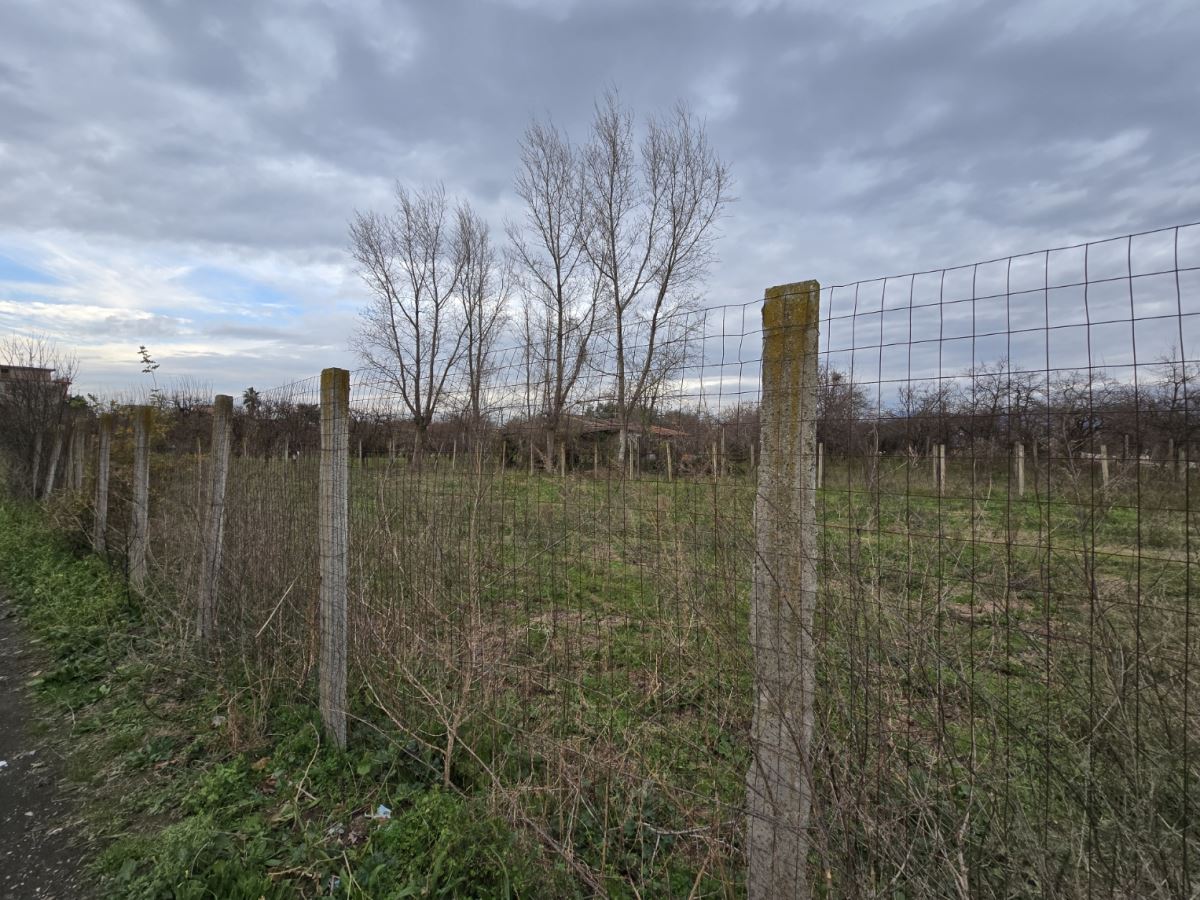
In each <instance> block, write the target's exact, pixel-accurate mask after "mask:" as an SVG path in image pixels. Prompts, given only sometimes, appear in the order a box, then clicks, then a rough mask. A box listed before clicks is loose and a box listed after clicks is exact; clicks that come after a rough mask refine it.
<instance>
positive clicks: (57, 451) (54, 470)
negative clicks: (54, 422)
mask: <svg viewBox="0 0 1200 900" xmlns="http://www.w3.org/2000/svg"><path fill="white" fill-rule="evenodd" d="M62 444H63V429H62V426H61V425H59V426H58V428H56V429H55V431H54V443H53V444H51V445H50V460H49V462H48V463H47V464H46V486H45V488H43V489H42V496H43V497H49V496H50V495H51V494H52V493H53V492H54V478H55V476H56V475H58V458H59V457H60V456H61V455H62Z"/></svg>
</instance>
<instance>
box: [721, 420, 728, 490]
mask: <svg viewBox="0 0 1200 900" xmlns="http://www.w3.org/2000/svg"><path fill="white" fill-rule="evenodd" d="M728 474H729V457H728V456H726V455H725V429H724V428H722V429H721V477H722V478H724V477H725V476H727V475H728Z"/></svg>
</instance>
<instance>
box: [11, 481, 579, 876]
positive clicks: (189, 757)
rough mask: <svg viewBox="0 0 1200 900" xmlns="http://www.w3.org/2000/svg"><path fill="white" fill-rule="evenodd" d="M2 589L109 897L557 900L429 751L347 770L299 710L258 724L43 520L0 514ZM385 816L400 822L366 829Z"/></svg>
mask: <svg viewBox="0 0 1200 900" xmlns="http://www.w3.org/2000/svg"><path fill="white" fill-rule="evenodd" d="M0 582H2V583H3V586H4V589H5V591H6V592H7V593H8V594H9V595H10V597H11V598H12V599H13V601H14V602H15V603H16V605H17V607H18V609H19V611H20V617H21V620H22V622H23V624H24V626H25V627H26V628H27V629H28V631H29V632H30V634H31V635H33V636H35V638H37V639H39V641H38V642H39V646H40V647H42V648H43V649H44V651H45V653H46V654H47V656H48V657H49V659H48V663H47V666H46V667H45V668H44V669H43V674H42V675H41V676H40V678H39V679H38V681H37V685H36V688H37V695H38V698H39V701H40V702H42V703H44V704H46V705H47V707H48V708H50V709H51V710H54V711H56V712H57V713H59V714H60V715H59V716H58V719H59V723H58V726H57V727H59V728H62V729H67V728H69V729H70V732H71V736H70V741H69V746H70V747H71V748H72V751H71V756H70V758H69V760H68V771H69V773H70V776H71V777H72V778H74V779H76V780H78V781H80V782H81V783H82V784H83V785H84V787H85V797H86V800H85V803H84V814H85V817H86V818H87V819H88V821H89V823H90V827H91V829H92V830H93V831H94V833H95V836H96V837H97V838H98V839H99V844H100V846H101V847H103V850H102V852H101V853H100V854H99V855H98V856H97V857H96V858H95V859H93V860H91V861H90V868H89V871H90V874H91V877H92V878H94V879H95V880H96V882H97V884H98V886H99V892H100V894H101V895H102V896H106V897H128V898H147V900H149V898H212V897H221V898H246V900H256V898H260V897H268V898H275V897H278V898H284V897H296V896H319V895H324V894H326V893H328V892H329V890H330V885H331V884H334V883H336V884H338V885H339V889H338V891H337V896H346V897H377V898H390V897H415V896H422V897H472V896H475V897H517V896H526V897H529V896H552V895H557V894H559V893H560V892H561V885H562V884H563V883H564V878H563V876H562V874H561V873H560V872H558V871H556V866H555V864H554V863H553V862H546V861H543V860H542V859H541V854H540V852H539V849H538V848H537V847H536V846H531V845H529V844H528V842H527V841H525V840H524V839H523V838H522V837H521V836H520V835H518V834H517V833H515V832H514V831H513V830H512V829H511V828H510V827H509V826H508V825H507V824H506V823H504V822H503V821H502V820H500V819H499V818H497V817H496V816H494V815H493V814H492V813H491V812H490V811H489V810H488V809H487V807H486V805H485V804H483V802H482V801H481V800H480V799H478V798H472V797H467V796H463V795H462V794H460V793H458V792H454V791H449V792H447V791H444V790H442V789H441V788H440V786H439V785H437V783H436V779H435V778H434V777H433V774H432V773H433V772H434V771H435V768H436V767H435V766H433V765H432V764H431V761H430V760H428V759H426V758H424V757H423V755H422V753H421V752H420V750H419V749H415V748H413V747H411V746H409V745H406V744H404V743H401V742H397V741H395V740H394V739H391V738H389V737H388V736H387V735H386V734H384V733H383V732H382V731H381V730H379V729H378V728H373V727H370V726H369V724H367V723H363V724H362V725H361V726H360V727H358V728H356V730H355V732H354V741H353V745H352V747H351V749H350V750H349V751H346V752H340V751H338V750H336V749H333V748H331V747H330V746H329V745H327V744H326V743H324V742H322V741H321V739H320V728H319V719H318V717H317V716H316V715H315V712H314V710H313V708H312V705H311V703H309V702H308V701H307V699H306V698H304V697H303V696H299V695H296V696H287V695H279V696H276V697H274V698H273V699H272V702H271V703H270V705H269V708H267V709H266V710H260V711H257V712H256V711H254V710H252V709H251V708H250V706H251V704H250V703H249V702H248V700H247V697H246V689H245V686H242V689H241V690H238V689H237V687H236V686H235V685H232V684H230V683H229V682H228V681H218V680H216V679H214V678H213V677H212V676H211V675H206V674H204V673H203V672H202V666H201V665H199V664H198V663H195V662H193V661H191V660H189V659H187V658H180V655H179V652H178V649H177V648H172V647H169V646H166V645H164V644H162V643H160V642H159V641H158V640H157V639H156V638H155V637H154V635H153V634H152V632H151V630H150V629H149V628H148V627H147V622H146V618H145V617H144V616H143V614H142V613H143V609H142V604H141V602H140V601H138V600H136V599H134V598H131V597H130V596H129V595H128V594H127V592H126V590H125V587H124V585H123V583H122V582H121V580H120V579H119V578H117V577H116V576H114V574H113V573H112V572H111V571H110V570H109V568H108V567H107V566H106V565H105V564H104V562H103V561H102V560H100V559H99V558H97V557H94V556H86V555H81V554H80V553H78V552H77V548H76V547H74V546H72V545H71V544H70V543H69V542H68V541H67V540H66V539H65V538H64V537H63V536H62V535H61V534H59V533H57V532H54V531H51V530H50V529H49V528H48V527H47V526H46V524H44V521H43V519H42V516H41V512H40V510H36V509H33V508H29V507H20V506H16V505H13V504H0ZM214 716H216V717H218V718H214ZM256 716H258V717H261V720H260V721H258V722H257V723H254V722H252V720H253V719H254V718H255V717H256ZM52 727H54V726H52ZM380 803H382V804H385V805H389V806H390V807H391V809H392V810H393V814H392V817H391V819H390V820H377V819H369V818H367V817H366V816H365V814H367V813H370V812H371V811H373V810H375V809H376V807H377V806H378V805H379V804H380ZM567 890H568V893H569V888H568V889H567Z"/></svg>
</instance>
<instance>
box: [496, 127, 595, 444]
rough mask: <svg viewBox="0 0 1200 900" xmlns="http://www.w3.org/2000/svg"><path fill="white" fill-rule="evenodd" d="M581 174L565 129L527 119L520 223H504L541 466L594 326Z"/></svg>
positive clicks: (558, 432) (560, 427) (559, 429)
mask: <svg viewBox="0 0 1200 900" xmlns="http://www.w3.org/2000/svg"><path fill="white" fill-rule="evenodd" d="M580 175H581V173H580V161H579V154H578V152H577V151H576V149H575V148H574V147H573V146H572V145H571V143H570V141H569V140H568V139H567V137H566V135H564V134H563V133H562V132H561V131H559V130H558V129H557V128H556V127H555V126H554V125H553V124H551V123H550V122H539V121H534V122H532V123H530V125H529V127H528V128H526V130H525V134H524V136H523V137H522V139H521V164H520V168H519V169H518V171H517V177H516V184H515V187H516V191H517V195H518V196H519V197H520V198H521V200H522V201H523V202H524V204H525V216H524V221H523V222H520V223H513V222H510V223H509V224H508V227H507V231H508V236H509V241H510V244H511V248H512V250H511V252H512V259H513V263H514V268H515V270H516V272H517V273H518V274H519V276H520V278H521V281H522V288H523V290H522V302H523V309H522V313H521V321H522V329H523V331H524V335H523V336H524V338H525V347H526V364H527V366H528V369H529V374H530V376H531V379H537V381H538V383H539V386H540V388H541V391H540V394H541V396H540V397H539V398H537V405H538V406H539V407H540V409H539V413H540V415H541V416H542V419H543V421H544V423H545V426H546V465H547V466H552V465H553V460H554V458H555V453H554V448H555V444H556V443H557V442H558V441H559V440H561V438H562V435H563V431H564V426H565V421H564V414H565V412H566V410H567V408H568V406H569V403H570V398H571V394H572V391H573V390H574V389H575V385H576V383H577V382H578V380H579V375H580V372H581V371H582V370H583V367H584V364H585V363H586V361H587V358H588V353H589V350H590V349H591V343H592V338H593V336H594V334H595V330H596V324H597V312H598V311H597V304H596V279H595V277H594V273H593V272H592V270H591V267H590V266H589V265H588V260H587V255H586V252H585V251H586V248H585V231H584V224H585V220H584V204H583V200H584V197H583V192H582V189H581V188H582V185H581V181H580ZM530 399H531V400H532V399H533V398H532V397H531V398H530Z"/></svg>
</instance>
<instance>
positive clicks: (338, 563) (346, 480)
mask: <svg viewBox="0 0 1200 900" xmlns="http://www.w3.org/2000/svg"><path fill="white" fill-rule="evenodd" d="M320 479H321V487H320V508H319V520H320V524H319V534H318V541H319V545H320V554H321V592H320V628H321V633H320V639H321V670H320V704H321V720H322V721H323V722H324V723H325V729H326V731H327V732H328V733H329V736H330V737H331V738H332V739H333V742H334V743H335V744H336V745H337V746H338V747H345V746H346V592H347V574H348V556H349V543H350V492H349V487H350V373H349V372H348V371H346V370H345V369H325V370H324V371H322V372H321V471H320Z"/></svg>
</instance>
